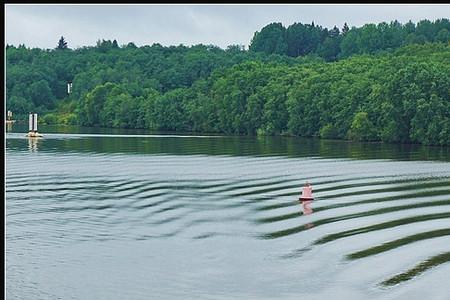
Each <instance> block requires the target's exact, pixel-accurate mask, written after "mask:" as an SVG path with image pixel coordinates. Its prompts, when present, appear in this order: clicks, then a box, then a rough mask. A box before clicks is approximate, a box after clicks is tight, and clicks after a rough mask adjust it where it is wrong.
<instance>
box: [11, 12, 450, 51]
mask: <svg viewBox="0 0 450 300" xmlns="http://www.w3.org/2000/svg"><path fill="white" fill-rule="evenodd" d="M440 18H450V4H439V5H438V4H434V5H423V4H422V5H417V4H401V5H374V4H372V5H368V4H360V5H355V4H346V5H343V4H341V5H331V4H321V5H311V4H309V5H306V4H301V5H300V4H298V5H294V4H289V5H256V4H253V5H250V4H249V5H237V4H233V5H231V4H229V5H225V4H220V5H219V4H216V5H213V4H208V5H199V4H197V5H194V4H191V5H173V4H171V5H154V4H147V5H144V4H139V5H137V4H136V5H129V4H127V5H125V4H115V5H113V4H105V5H100V4H96V5H88V4H78V5H77V4H65V5H62V4H55V5H50V4H6V5H5V35H6V38H5V43H7V44H12V45H15V46H17V45H19V44H25V45H26V46H27V47H32V48H33V47H38V48H54V47H56V45H57V42H58V40H59V38H60V37H61V36H64V37H65V39H66V41H67V42H68V46H69V47H70V48H78V47H82V46H90V45H95V43H96V41H97V40H99V39H105V40H107V39H110V40H113V39H116V40H117V41H118V43H119V45H123V44H127V43H128V42H134V43H135V44H136V45H137V46H142V45H152V44H153V43H160V44H162V45H164V46H168V45H179V44H184V45H193V44H199V43H202V44H213V45H216V46H219V47H221V48H226V47H227V46H228V45H231V44H240V45H245V46H246V47H247V46H248V44H249V43H250V40H251V38H252V37H253V34H254V32H255V31H258V30H260V29H261V28H262V27H263V26H265V25H267V24H269V23H271V22H281V23H283V25H284V26H286V27H287V26H289V25H290V24H292V23H294V22H301V23H311V22H312V21H314V23H315V24H317V25H321V26H323V27H327V28H332V27H333V26H334V25H337V26H338V27H339V28H342V25H343V24H344V22H347V24H348V25H349V26H350V27H352V26H356V27H359V26H362V25H364V24H366V23H380V22H383V21H385V22H390V21H393V20H398V21H399V22H401V23H406V22H408V21H409V20H411V21H413V22H415V23H416V22H418V21H419V20H422V19H428V20H431V21H434V20H436V19H440Z"/></svg>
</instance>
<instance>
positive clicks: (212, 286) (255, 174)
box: [5, 124, 450, 300]
mask: <svg viewBox="0 0 450 300" xmlns="http://www.w3.org/2000/svg"><path fill="white" fill-rule="evenodd" d="M13 126H14V127H13V128H12V131H10V132H8V133H7V136H6V267H5V269H6V296H7V299H408V300H411V299H449V296H450V285H449V283H448V278H449V275H450V262H449V260H450V258H449V255H450V254H449V251H450V149H449V148H448V147H447V148H445V147H424V146H417V145H386V144H379V143H365V144H364V143H348V142H344V141H323V140H315V139H301V138H288V137H270V138H256V137H251V138H250V137H223V136H189V135H176V136H174V135H165V134H158V133H149V132H146V131H132V130H121V131H120V130H100V129H88V128H84V129H83V128H70V127H67V128H57V127H44V126H42V127H40V131H41V132H43V133H44V137H43V138H41V139H38V140H36V139H28V138H26V137H25V132H26V129H27V128H25V127H23V126H20V125H19V124H15V125H13ZM306 180H308V181H310V182H311V183H312V186H313V192H314V195H315V197H316V199H315V200H314V201H313V202H311V203H303V204H301V203H299V202H298V200H297V199H298V196H299V193H300V189H301V186H302V185H303V184H304V182H305V181H306Z"/></svg>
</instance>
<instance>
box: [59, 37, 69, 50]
mask: <svg viewBox="0 0 450 300" xmlns="http://www.w3.org/2000/svg"><path fill="white" fill-rule="evenodd" d="M56 49H60V50H63V49H67V42H66V41H65V40H64V37H63V36H62V37H61V38H60V39H59V41H58V46H57V47H56Z"/></svg>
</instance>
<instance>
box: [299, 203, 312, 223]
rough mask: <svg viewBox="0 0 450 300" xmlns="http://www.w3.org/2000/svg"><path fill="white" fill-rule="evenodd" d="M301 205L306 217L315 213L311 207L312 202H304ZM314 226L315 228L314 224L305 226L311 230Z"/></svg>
mask: <svg viewBox="0 0 450 300" xmlns="http://www.w3.org/2000/svg"><path fill="white" fill-rule="evenodd" d="M301 203H302V210H303V214H304V215H310V214H312V213H313V209H312V207H311V204H312V200H303V201H301ZM313 226H314V224H312V223H308V224H305V228H311V227H313Z"/></svg>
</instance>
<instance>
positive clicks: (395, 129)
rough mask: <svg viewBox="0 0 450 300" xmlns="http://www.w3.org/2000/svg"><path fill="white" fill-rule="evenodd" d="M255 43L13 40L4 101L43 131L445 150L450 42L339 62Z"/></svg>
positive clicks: (449, 136)
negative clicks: (37, 120)
mask: <svg viewBox="0 0 450 300" xmlns="http://www.w3.org/2000/svg"><path fill="white" fill-rule="evenodd" d="M419 23H420V22H419ZM363 27H364V26H363ZM351 30H353V28H352V29H349V30H348V31H347V32H346V34H349V33H350V32H351ZM339 34H341V33H339ZM255 36H256V35H255ZM252 47H253V41H252V45H251V47H250V50H248V51H246V50H244V49H243V47H242V46H239V45H232V46H229V47H228V48H227V49H225V50H224V49H221V48H219V47H215V46H211V45H195V46H191V47H186V46H183V45H180V46H170V47H163V46H161V45H159V44H154V45H152V46H143V47H137V46H136V45H134V44H133V43H128V44H127V45H122V46H119V45H118V43H117V41H112V42H111V41H105V40H102V41H98V42H97V45H96V46H94V47H83V48H80V49H75V50H72V49H69V48H68V47H67V44H65V41H64V40H63V39H62V40H60V41H59V42H58V46H57V47H56V49H53V50H42V49H37V48H35V49H29V48H26V47H25V46H24V45H19V47H14V46H9V45H8V46H7V49H6V52H7V53H6V63H7V66H6V67H7V80H6V94H7V97H6V99H7V103H6V104H7V107H8V109H10V110H12V111H13V112H14V113H15V115H16V116H19V118H20V117H22V118H23V119H25V118H26V116H27V114H28V112H29V111H36V112H39V113H40V114H43V115H44V116H43V118H41V121H43V122H45V123H47V124H77V125H83V126H105V127H121V128H146V129H153V130H168V131H194V132H207V133H224V134H248V135H255V134H260V135H284V134H286V135H299V136H318V137H321V138H337V139H354V140H363V141H379V140H381V141H386V142H406V143H411V142H412V143H422V144H429V145H449V144H450V78H449V77H450V65H449V63H448V62H449V61H450V45H449V44H448V43H441V42H433V43H425V44H411V45H405V46H402V47H400V48H396V49H393V50H390V51H379V52H375V53H365V54H364V53H362V54H354V55H352V56H351V57H348V58H345V59H344V58H341V59H339V60H338V61H336V62H326V60H325V59H323V58H321V57H320V56H318V55H311V54H308V55H305V56H302V55H300V56H297V57H291V56H289V55H284V54H276V53H266V52H264V51H263V52H259V51H254V50H252ZM68 82H72V83H73V92H72V93H71V94H70V95H67V83H68Z"/></svg>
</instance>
